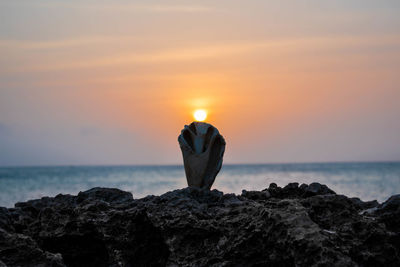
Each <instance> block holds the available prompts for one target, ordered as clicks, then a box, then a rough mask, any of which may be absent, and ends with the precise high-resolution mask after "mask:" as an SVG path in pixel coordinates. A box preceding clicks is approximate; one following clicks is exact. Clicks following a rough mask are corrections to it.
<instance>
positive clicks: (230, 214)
mask: <svg viewBox="0 0 400 267" xmlns="http://www.w3.org/2000/svg"><path fill="white" fill-rule="evenodd" d="M399 200H400V196H399V195H396V196H393V197H391V198H390V199H389V200H388V201H386V202H385V203H382V204H378V203H377V202H362V201H361V200H359V199H356V198H347V197H345V196H342V195H336V194H335V193H334V192H333V191H332V190H330V189H329V188H328V187H326V186H323V185H320V184H317V183H314V184H311V185H305V184H303V185H301V186H299V185H298V184H297V183H293V184H289V185H287V186H286V187H284V188H280V187H278V186H276V184H271V185H270V187H269V188H268V189H265V190H263V191H243V193H242V195H234V194H223V193H222V192H219V191H217V190H213V191H208V190H201V189H196V188H185V189H181V190H175V191H172V192H168V193H166V194H164V195H161V196H148V197H146V198H143V199H133V198H132V195H131V194H130V193H127V192H123V191H120V190H118V189H106V188H94V189H91V190H89V191H86V192H81V193H79V194H78V195H77V196H70V195H58V196H56V197H54V198H48V197H45V198H42V199H40V200H32V201H28V202H24V203H17V204H16V206H15V208H12V209H6V208H0V266H64V265H66V266H165V265H167V266H178V265H179V266H180V265H183V266H185V265H186V266H188V265H190V266H379V265H380V266H400V255H399V253H400V233H399V218H400V215H399V210H400V208H399V207H400V203H399V202H400V201H399Z"/></svg>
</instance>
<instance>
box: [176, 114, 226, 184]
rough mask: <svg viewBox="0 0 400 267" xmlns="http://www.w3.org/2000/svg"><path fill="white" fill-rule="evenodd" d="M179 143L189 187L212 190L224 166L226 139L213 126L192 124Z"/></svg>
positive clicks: (179, 138) (183, 131)
mask: <svg viewBox="0 0 400 267" xmlns="http://www.w3.org/2000/svg"><path fill="white" fill-rule="evenodd" d="M178 142H179V145H180V147H181V150H182V156H183V164H184V166H185V173H186V179H187V183H188V185H189V186H190V187H198V188H203V189H204V188H205V189H210V188H211V186H212V184H213V183H214V180H215V177H216V176H217V174H218V172H219V171H220V169H221V166H222V159H223V156H224V152H225V144H226V143H225V139H224V138H223V137H222V135H220V133H219V131H218V129H217V128H215V127H214V126H212V125H211V124H208V123H205V122H192V123H191V124H190V125H185V127H184V128H183V130H182V132H181V134H180V135H179V137H178Z"/></svg>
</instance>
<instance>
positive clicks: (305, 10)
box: [0, 0, 400, 166]
mask: <svg viewBox="0 0 400 267" xmlns="http://www.w3.org/2000/svg"><path fill="white" fill-rule="evenodd" d="M398 14H400V1H398V0H393V1H388V0H387V1H385V0H382V1H374V0H357V1H355V0H337V1H321V0H315V1H311V0H307V1H305V0H296V1H286V0H277V1H266V0H247V1H236V0H218V1H216V0H212V1H209V0H204V1H187V0H186V1H169V0H162V1H153V0H146V1H132V0H129V1H128V0H69V1H61V0H35V1H32V0H18V1H15V0H1V1H0V165H1V166H20V165H98V164H121V165H122V164H151V165H153V164H181V163H182V157H181V152H180V149H179V145H178V142H177V137H178V135H179V134H180V131H181V129H182V128H183V126H184V125H185V124H189V123H191V122H192V121H193V117H192V113H193V112H194V110H196V109H198V108H202V109H205V110H207V112H208V118H207V122H209V123H211V124H213V125H214V126H216V127H217V128H218V129H219V131H220V133H221V134H222V135H223V136H224V137H225V139H226V142H227V146H226V151H225V159H224V162H225V163H286V162H288V163H290V162H327V161H341V162H343V161H399V160H400V16H399V15H398Z"/></svg>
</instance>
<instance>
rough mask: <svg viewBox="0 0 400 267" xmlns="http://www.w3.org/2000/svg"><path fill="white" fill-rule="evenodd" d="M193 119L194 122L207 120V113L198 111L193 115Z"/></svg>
mask: <svg viewBox="0 0 400 267" xmlns="http://www.w3.org/2000/svg"><path fill="white" fill-rule="evenodd" d="M193 117H194V119H195V120H196V121H204V120H205V119H206V118H207V111H205V110H204V109H198V110H196V111H195V112H194V113H193Z"/></svg>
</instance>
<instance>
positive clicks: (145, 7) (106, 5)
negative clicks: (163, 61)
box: [1, 0, 215, 13]
mask: <svg viewBox="0 0 400 267" xmlns="http://www.w3.org/2000/svg"><path fill="white" fill-rule="evenodd" d="M1 4H2V5H3V6H6V7H7V6H17V7H22V6H23V7H37V8H63V9H66V8H68V9H89V10H105V11H111V12H115V11H123V12H126V11H127V12H130V11H132V12H150V13H153V12H154V13H204V12H210V11H213V10H215V9H214V8H213V7H211V6H204V5H187V4H185V5H182V4H179V5H177V4H172V3H170V4H168V3H149V4H136V3H129V2H121V1H102V2H99V1H87V0H86V1H47V0H42V1H40V0H38V1H23V0H21V1H14V0H13V1H5V2H3V3H1Z"/></svg>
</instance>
